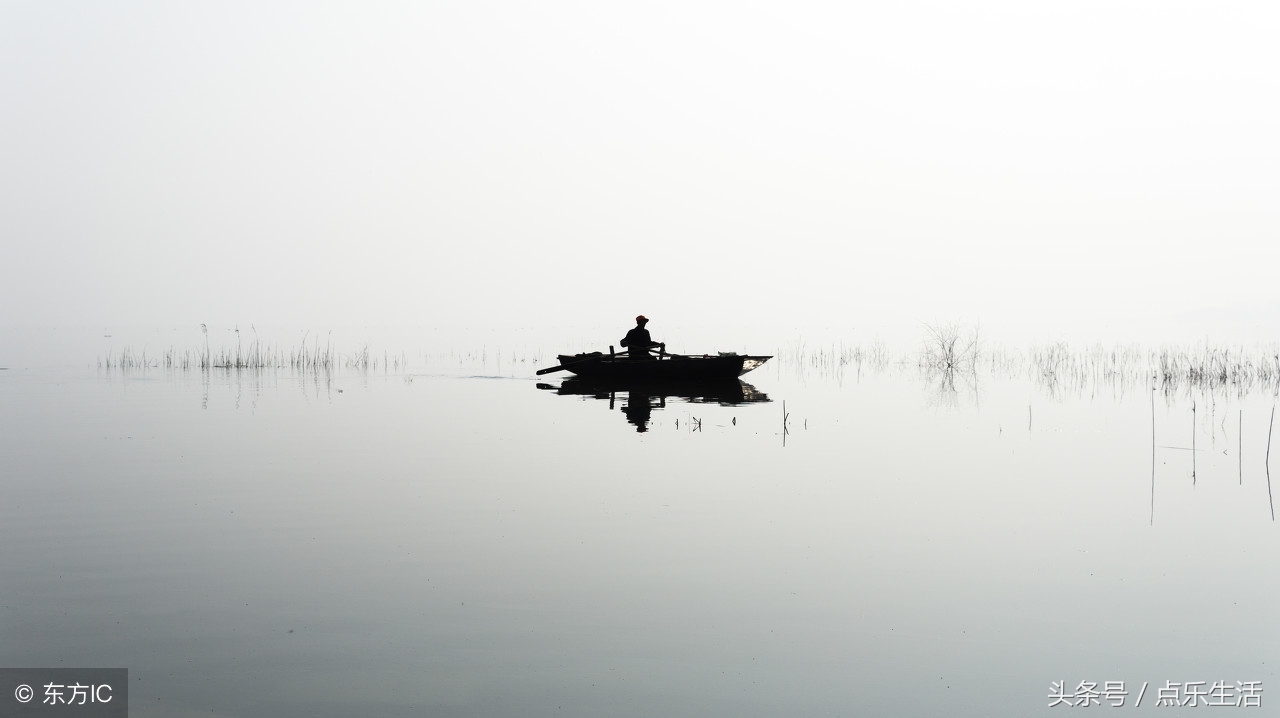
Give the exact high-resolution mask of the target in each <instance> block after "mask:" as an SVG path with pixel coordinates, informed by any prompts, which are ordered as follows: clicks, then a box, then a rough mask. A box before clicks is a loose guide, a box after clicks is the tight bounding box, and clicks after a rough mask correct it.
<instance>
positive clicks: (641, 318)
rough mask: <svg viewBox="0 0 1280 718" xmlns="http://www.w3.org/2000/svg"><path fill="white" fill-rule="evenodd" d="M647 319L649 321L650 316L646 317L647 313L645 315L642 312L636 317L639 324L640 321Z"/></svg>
mask: <svg viewBox="0 0 1280 718" xmlns="http://www.w3.org/2000/svg"><path fill="white" fill-rule="evenodd" d="M647 321H649V318H648V317H646V316H645V315H643V314H641V315H640V316H638V317H636V324H639V323H640V322H647Z"/></svg>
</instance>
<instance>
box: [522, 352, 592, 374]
mask: <svg viewBox="0 0 1280 718" xmlns="http://www.w3.org/2000/svg"><path fill="white" fill-rule="evenodd" d="M605 356H607V355H605V354H599V355H596V356H589V357H587V358H586V359H579V360H578V361H571V362H568V363H566V364H561V365H559V366H550V367H547V368H546V369H539V370H538V371H536V372H534V373H535V374H537V375H538V376H542V375H543V374H550V373H552V372H556V371H560V370H562V369H568V368H569V367H574V366H577V365H579V364H586V363H587V362H592V361H600V360H601V359H603V358H604V357H605Z"/></svg>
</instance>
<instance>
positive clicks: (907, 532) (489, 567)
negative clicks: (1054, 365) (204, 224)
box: [0, 360, 1280, 718]
mask: <svg viewBox="0 0 1280 718" xmlns="http://www.w3.org/2000/svg"><path fill="white" fill-rule="evenodd" d="M535 368H537V365H535V364H532V363H528V362H526V363H515V364H511V363H507V364H505V365H501V366H499V365H497V364H496V363H495V362H493V361H488V362H487V363H484V362H472V363H467V362H466V361H463V360H458V361H454V362H451V363H442V364H438V365H434V366H428V367H426V368H425V369H422V370H414V371H411V372H410V371H400V372H398V373H391V372H385V373H384V372H382V371H379V372H376V373H367V374H361V373H358V372H351V371H347V372H342V373H339V374H337V375H335V376H333V377H331V378H328V379H323V378H322V379H316V378H314V377H309V376H308V377H300V376H296V375H293V374H290V373H289V372H288V371H269V372H238V373H237V372H214V373H212V374H202V373H200V372H198V371H192V372H166V371H164V370H155V369H153V370H148V371H143V372H119V371H102V370H98V369H95V368H85V369H58V370H49V369H41V368H38V367H36V368H31V367H11V368H10V369H8V370H4V371H0V421H2V422H3V423H2V424H0V429H2V430H0V477H2V478H0V492H2V495H0V546H3V549H2V550H0V575H2V576H3V581H2V582H0V639H2V640H0V665H12V666H37V665H48V666H86V665H88V666H126V667H128V668H129V669H130V676H131V679H132V680H133V684H132V685H131V688H130V693H131V706H132V708H131V715H134V716H179V717H181V716H196V715H199V716H264V717H265V716H270V717H273V718H276V717H282V716H283V717H288V716H334V717H337V716H343V717H346V716H353V715H360V716H424V715H428V716H605V715H608V716H655V715H678V716H707V715H759V716H776V715H959V716H993V715H998V716H1026V715H1041V714H1045V715H1056V714H1058V713H1062V712H1063V711H1069V710H1070V709H1068V708H1065V707H1063V706H1059V707H1057V708H1054V709H1050V708H1049V707H1048V706H1049V703H1050V702H1051V701H1050V699H1049V698H1048V696H1049V693H1050V690H1051V685H1052V683H1053V682H1061V681H1064V682H1066V683H1067V684H1068V685H1067V691H1068V693H1070V692H1072V691H1074V690H1075V689H1076V687H1077V686H1078V685H1079V684H1080V682H1081V681H1092V682H1096V683H1097V684H1098V686H1099V688H1101V687H1102V685H1103V683H1104V682H1105V681H1124V682H1125V687H1126V690H1127V691H1128V692H1129V695H1128V697H1127V700H1126V703H1125V706H1126V708H1129V707H1130V706H1131V705H1132V703H1133V702H1134V700H1135V699H1136V698H1137V695H1138V692H1139V690H1140V688H1141V686H1142V684H1143V682H1147V683H1149V684H1150V687H1149V688H1148V689H1147V693H1146V695H1145V697H1144V698H1143V704H1142V707H1141V709H1140V710H1144V711H1145V710H1151V711H1162V710H1163V711H1166V712H1165V713H1163V714H1169V712H1168V711H1167V709H1165V708H1164V707H1157V706H1156V699H1157V694H1156V691H1157V688H1158V687H1163V686H1164V685H1165V682H1166V681H1174V682H1189V681H1205V682H1207V683H1208V684H1210V685H1211V684H1212V683H1213V682H1214V681H1218V680H1222V681H1226V682H1228V683H1229V684H1231V685H1232V686H1235V683H1236V682H1237V681H1261V685H1262V687H1263V689H1264V694H1263V695H1264V698H1263V701H1262V702H1263V705H1264V706H1266V705H1270V704H1271V703H1273V702H1274V700H1280V698H1276V697H1275V696H1272V695H1270V693H1269V691H1272V690H1275V689H1278V688H1280V682H1277V679H1276V666H1277V661H1280V658H1277V655H1280V618H1277V614H1276V610H1275V599H1276V597H1277V595H1278V594H1280V592H1278V589H1280V570H1278V569H1277V568H1276V562H1275V557H1276V556H1277V549H1278V548H1280V533H1278V531H1277V525H1276V524H1275V523H1274V521H1273V519H1272V508H1271V497H1270V495H1269V487H1268V477H1267V475H1266V465H1265V450H1266V443H1267V430H1268V418H1269V412H1270V411H1271V407H1272V405H1273V399H1272V396H1271V394H1270V393H1262V394H1261V395H1256V396H1246V397H1244V398H1238V397H1231V396H1226V395H1219V396H1216V397H1214V396H1210V395H1207V394H1191V393H1182V394H1178V395H1176V396H1172V397H1168V396H1165V395H1163V394H1160V395H1157V396H1156V397H1155V400H1154V402H1153V396H1152V394H1151V392H1150V391H1149V390H1147V388H1146V387H1143V386H1136V387H1133V386H1130V387H1116V386H1105V387H1096V386H1094V387H1076V388H1071V389H1062V388H1059V389H1057V390H1050V389H1047V388H1046V387H1043V386H1037V385H1035V384H1033V383H1031V382H1028V381H1026V380H1018V379H1000V378H993V377H981V378H979V379H978V380H977V382H976V383H975V382H972V381H967V380H964V379H961V380H960V381H958V382H955V385H954V386H955V388H954V390H952V385H951V384H950V383H948V382H946V381H945V380H943V379H940V378H939V377H936V376H935V377H928V376H921V375H920V374H919V373H918V372H917V371H916V370H914V369H899V368H894V367H889V368H886V369H883V370H879V371H870V370H863V371H861V372H859V371H856V370H846V371H844V372H842V373H839V374H833V373H831V372H820V371H814V370H812V369H807V370H806V369H804V368H801V367H797V366H795V365H794V364H787V363H786V362H776V361H775V362H773V363H771V364H769V365H766V366H765V367H764V368H762V369H760V370H758V371H756V372H754V373H752V374H749V375H747V376H746V377H744V379H747V380H749V381H750V387H748V388H747V390H746V391H747V395H746V397H747V398H750V399H753V400H754V401H749V402H745V403H732V400H733V399H734V397H729V398H727V399H726V398H725V397H723V396H719V397H717V396H712V397H689V396H685V397H681V396H679V395H673V396H668V397H666V398H665V399H664V398H662V397H660V396H649V397H647V398H643V399H642V398H640V397H631V396H627V395H626V393H625V392H618V393H615V394H614V396H613V397H612V404H611V400H610V397H609V396H608V395H607V394H604V395H601V396H600V397H599V398H598V397H597V396H596V395H593V394H585V395H582V394H559V393H557V391H556V388H557V387H560V386H561V385H562V378H563V376H564V375H563V374H556V375H551V376H548V377H540V378H535V377H534V376H533V369H535ZM539 383H545V384H547V385H548V387H549V388H548V387H543V388H539V386H538V384H539ZM642 401H643V403H644V404H645V405H646V406H648V407H649V409H648V415H647V417H645V421H644V423H645V428H646V429H647V430H646V431H644V432H638V431H637V430H636V429H637V421H636V412H637V410H638V409H639V408H640V403H641V402H642ZM1193 401H1194V402H1195V406H1196V412H1195V413H1194V414H1193V413H1192V411H1191V405H1192V402H1193ZM784 402H785V412H786V414H787V415H788V418H787V421H786V424H785V430H784V420H783V417H784ZM1153 406H1154V409H1153ZM1153 413H1154V425H1155V439H1154V442H1153V438H1152V425H1153ZM1193 437H1194V441H1195V448H1196V451H1195V452H1192V451H1191V450H1190V448H1191V444H1192V441H1193ZM1153 443H1154V445H1155V449H1154V463H1153ZM1276 451H1280V449H1273V452H1276ZM1153 469H1154V471H1153ZM1193 470H1194V476H1193ZM6 698H7V697H6ZM1273 699H1274V700H1273ZM1100 710H1105V708H1101V709H1100ZM1055 711H1056V712H1055ZM1264 712H1265V709H1264Z"/></svg>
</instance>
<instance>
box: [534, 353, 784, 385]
mask: <svg viewBox="0 0 1280 718" xmlns="http://www.w3.org/2000/svg"><path fill="white" fill-rule="evenodd" d="M557 358H558V359H559V360H560V366H558V367H553V368H552V369H543V370H542V371H539V372H538V373H539V374H542V373H545V372H549V371H556V370H559V369H564V370H565V371H570V372H573V373H574V374H577V375H578V376H580V377H586V378H591V379H622V380H634V379H644V380H652V379H662V380H702V379H732V378H734V377H738V376H742V375H743V374H746V373H747V372H749V371H751V370H752V369H755V368H756V367H758V366H760V365H761V364H763V363H765V362H766V361H768V360H770V359H772V358H773V357H772V356H758V355H748V354H733V353H724V352H721V353H719V354H703V355H701V356H686V355H683V354H661V355H659V356H657V357H652V358H648V359H636V358H632V357H631V355H629V354H604V353H602V352H591V353H589V354H573V355H569V354H561V355H559V356H558V357H557Z"/></svg>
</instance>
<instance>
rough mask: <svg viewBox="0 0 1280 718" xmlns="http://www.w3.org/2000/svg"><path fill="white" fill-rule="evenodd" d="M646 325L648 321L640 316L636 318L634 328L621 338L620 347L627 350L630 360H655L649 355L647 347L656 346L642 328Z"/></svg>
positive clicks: (647, 332) (646, 330)
mask: <svg viewBox="0 0 1280 718" xmlns="http://www.w3.org/2000/svg"><path fill="white" fill-rule="evenodd" d="M648 323H649V319H648V318H647V317H645V315H643V314H641V315H640V316H638V317H636V325H635V327H634V328H633V329H632V330H631V331H629V332H627V335H626V336H625V337H623V338H622V346H624V347H626V348H627V354H628V355H629V356H630V357H631V358H632V359H656V358H657V357H655V356H653V355H652V354H650V353H649V347H654V346H657V345H658V344H657V342H655V341H653V339H652V338H651V337H650V336H649V330H648V329H645V328H644V325H646V324H648Z"/></svg>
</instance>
